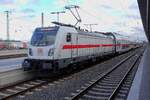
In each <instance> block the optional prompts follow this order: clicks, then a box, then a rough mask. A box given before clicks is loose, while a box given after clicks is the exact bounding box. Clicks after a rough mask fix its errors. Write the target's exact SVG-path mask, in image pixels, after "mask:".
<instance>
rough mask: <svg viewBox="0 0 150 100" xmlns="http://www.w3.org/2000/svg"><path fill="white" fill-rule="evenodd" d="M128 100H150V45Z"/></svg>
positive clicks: (145, 52)
mask: <svg viewBox="0 0 150 100" xmlns="http://www.w3.org/2000/svg"><path fill="white" fill-rule="evenodd" d="M127 100H150V45H147V47H146V49H145V51H144V54H143V57H142V59H141V62H140V64H139V68H138V70H137V73H136V75H135V78H134V81H133V84H132V86H131V89H130V92H129V95H128V97H127Z"/></svg>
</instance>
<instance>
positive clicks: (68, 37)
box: [66, 33, 71, 42]
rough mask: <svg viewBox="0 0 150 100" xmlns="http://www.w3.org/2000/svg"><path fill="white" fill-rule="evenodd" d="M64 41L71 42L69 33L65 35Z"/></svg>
mask: <svg viewBox="0 0 150 100" xmlns="http://www.w3.org/2000/svg"><path fill="white" fill-rule="evenodd" d="M66 41H67V42H71V33H67V36H66Z"/></svg>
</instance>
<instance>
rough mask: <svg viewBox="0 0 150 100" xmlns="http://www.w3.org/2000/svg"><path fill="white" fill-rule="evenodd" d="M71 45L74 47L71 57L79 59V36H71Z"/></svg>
mask: <svg viewBox="0 0 150 100" xmlns="http://www.w3.org/2000/svg"><path fill="white" fill-rule="evenodd" d="M71 45H72V49H71V57H72V58H74V57H77V49H78V45H77V34H71Z"/></svg>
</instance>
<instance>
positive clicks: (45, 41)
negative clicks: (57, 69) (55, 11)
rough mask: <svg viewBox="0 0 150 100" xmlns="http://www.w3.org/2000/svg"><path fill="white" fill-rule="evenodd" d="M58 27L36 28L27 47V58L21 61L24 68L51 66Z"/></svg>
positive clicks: (46, 67) (45, 67)
mask: <svg viewBox="0 0 150 100" xmlns="http://www.w3.org/2000/svg"><path fill="white" fill-rule="evenodd" d="M58 29H59V27H57V26H56V27H42V28H36V30H35V31H34V33H33V36H32V38H31V41H30V46H29V48H28V58H27V59H25V60H24V62H23V68H24V69H25V70H28V69H51V68H52V64H53V61H54V52H55V39H56V35H57V31H58Z"/></svg>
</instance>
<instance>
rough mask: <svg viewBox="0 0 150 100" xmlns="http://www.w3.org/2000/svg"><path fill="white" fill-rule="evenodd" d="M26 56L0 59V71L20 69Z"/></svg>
mask: <svg viewBox="0 0 150 100" xmlns="http://www.w3.org/2000/svg"><path fill="white" fill-rule="evenodd" d="M25 58H26V57H20V58H10V59H2V60H0V72H5V71H10V70H14V69H20V68H21V64H22V62H23V60H24V59H25Z"/></svg>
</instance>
